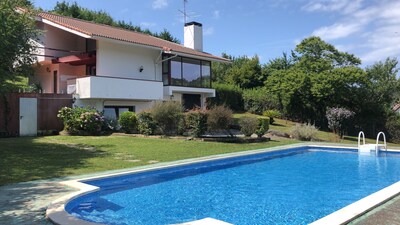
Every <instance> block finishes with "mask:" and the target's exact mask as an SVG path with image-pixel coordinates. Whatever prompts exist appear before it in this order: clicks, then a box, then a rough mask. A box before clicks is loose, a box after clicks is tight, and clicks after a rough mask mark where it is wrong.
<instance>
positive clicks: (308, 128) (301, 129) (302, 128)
mask: <svg viewBox="0 0 400 225" xmlns="http://www.w3.org/2000/svg"><path fill="white" fill-rule="evenodd" d="M317 132H318V129H317V128H316V127H315V126H314V125H311V124H308V123H307V124H296V125H295V126H294V127H292V129H291V130H290V136H292V138H294V139H297V140H301V141H311V140H316V139H317Z"/></svg>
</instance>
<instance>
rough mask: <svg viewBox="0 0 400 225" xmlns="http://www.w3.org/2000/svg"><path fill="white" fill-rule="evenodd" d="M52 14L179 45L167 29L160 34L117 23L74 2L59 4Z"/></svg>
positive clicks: (123, 22) (104, 14)
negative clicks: (118, 28)
mask: <svg viewBox="0 0 400 225" xmlns="http://www.w3.org/2000/svg"><path fill="white" fill-rule="evenodd" d="M51 12H52V13H56V14H59V15H63V16H70V17H73V18H78V19H81V20H87V21H92V22H95V23H100V24H105V25H110V26H114V27H120V28H123V29H127V30H131V31H136V32H140V33H144V34H149V35H151V36H154V37H158V38H161V39H164V40H167V41H171V42H175V43H179V40H178V39H177V38H175V37H173V36H172V34H171V33H170V32H169V31H168V30H166V29H164V30H163V31H162V32H160V33H156V32H151V31H150V30H149V29H144V30H143V29H142V28H141V27H140V26H135V25H132V23H131V22H129V23H127V22H125V21H123V20H121V21H115V20H114V19H113V18H112V17H111V16H110V14H108V13H107V12H105V11H102V10H101V11H94V10H90V9H87V8H84V7H81V6H79V5H78V3H76V2H74V3H72V4H69V3H68V2H66V1H63V2H57V4H56V6H55V7H54V9H53V10H51Z"/></svg>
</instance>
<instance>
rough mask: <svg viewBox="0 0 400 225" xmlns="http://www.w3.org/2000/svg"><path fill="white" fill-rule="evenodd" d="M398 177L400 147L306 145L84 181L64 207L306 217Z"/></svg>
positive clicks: (118, 221)
mask: <svg viewBox="0 0 400 225" xmlns="http://www.w3.org/2000/svg"><path fill="white" fill-rule="evenodd" d="M399 180H400V157H399V154H394V153H392V154H385V155H381V156H379V157H376V156H362V155H358V154H357V152H355V151H354V150H353V151H351V150H345V149H332V148H312V147H307V148H306V147H301V148H293V149H289V150H282V151H278V152H274V153H261V154H255V155H248V156H241V157H235V158H230V159H224V160H217V161H212V162H205V163H204V162H203V163H197V164H193V165H187V166H181V167H176V168H169V169H164V170H158V171H150V172H145V173H139V174H132V175H125V176H121V177H115V178H107V179H103V180H95V181H88V182H85V183H88V184H92V185H95V186H99V187H100V188H101V189H100V191H98V192H95V193H91V194H88V195H85V196H82V197H79V198H77V199H75V200H73V201H71V202H70V203H69V204H67V206H66V210H67V211H68V212H69V213H71V214H72V215H74V216H76V217H79V218H81V219H84V220H88V221H92V222H99V223H106V224H113V225H126V224H152V225H156V224H176V223H183V222H188V221H193V220H198V219H203V218H206V217H212V218H215V219H218V220H222V221H226V222H228V223H232V224H238V225H239V224H308V223H310V222H313V221H315V220H317V219H319V218H322V217H324V216H326V215H328V214H330V213H332V212H334V211H336V210H338V209H340V208H342V207H344V206H346V205H349V204H351V203H353V202H355V201H357V200H359V199H361V198H363V197H366V196H368V195H370V194H372V193H374V192H376V191H378V190H380V189H382V188H384V187H387V186H389V185H391V184H393V183H395V182H397V181H399Z"/></svg>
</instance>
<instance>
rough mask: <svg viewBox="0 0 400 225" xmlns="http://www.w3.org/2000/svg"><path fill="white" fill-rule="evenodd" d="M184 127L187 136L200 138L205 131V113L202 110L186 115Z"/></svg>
mask: <svg viewBox="0 0 400 225" xmlns="http://www.w3.org/2000/svg"><path fill="white" fill-rule="evenodd" d="M185 121H186V125H187V127H188V129H189V135H191V136H193V137H200V136H201V135H203V134H204V133H205V132H206V131H207V112H206V111H204V110H200V109H197V110H192V111H189V112H188V113H186V119H185Z"/></svg>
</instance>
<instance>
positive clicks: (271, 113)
mask: <svg viewBox="0 0 400 225" xmlns="http://www.w3.org/2000/svg"><path fill="white" fill-rule="evenodd" d="M263 116H268V117H269V123H270V124H274V118H280V117H281V116H282V114H281V112H279V111H278V110H276V109H271V110H267V111H265V112H263Z"/></svg>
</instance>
